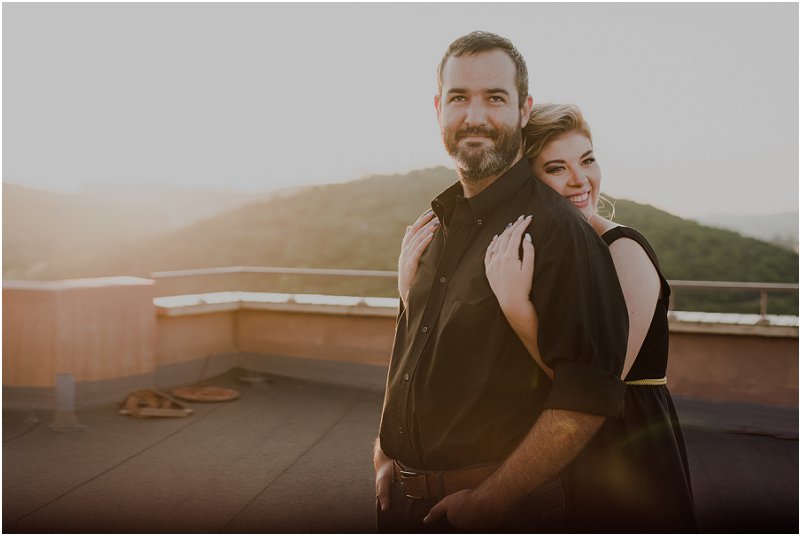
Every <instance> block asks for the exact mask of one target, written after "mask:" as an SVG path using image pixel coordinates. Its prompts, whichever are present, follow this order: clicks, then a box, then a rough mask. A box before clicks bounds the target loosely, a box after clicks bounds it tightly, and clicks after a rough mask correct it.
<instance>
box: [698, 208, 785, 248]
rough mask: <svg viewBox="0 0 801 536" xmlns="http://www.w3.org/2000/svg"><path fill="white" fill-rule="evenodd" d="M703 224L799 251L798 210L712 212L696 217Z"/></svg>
mask: <svg viewBox="0 0 801 536" xmlns="http://www.w3.org/2000/svg"><path fill="white" fill-rule="evenodd" d="M696 219H697V220H698V222H699V223H701V224H703V225H710V226H713V227H721V228H723V229H729V230H732V231H737V232H738V233H740V234H741V235H743V236H750V237H753V238H759V239H760V240H765V241H768V242H772V243H774V244H778V245H780V246H784V247H786V248H788V249H792V250H793V251H795V252H796V253H797V252H798V211H797V210H796V211H792V212H781V213H777V214H754V215H739V214H711V215H708V216H701V217H699V218H696Z"/></svg>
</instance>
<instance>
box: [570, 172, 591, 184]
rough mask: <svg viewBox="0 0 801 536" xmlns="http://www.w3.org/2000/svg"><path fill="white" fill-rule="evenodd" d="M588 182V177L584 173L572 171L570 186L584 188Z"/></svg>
mask: <svg viewBox="0 0 801 536" xmlns="http://www.w3.org/2000/svg"><path fill="white" fill-rule="evenodd" d="M587 180H588V179H587V175H586V174H585V173H584V172H583V171H581V170H579V171H572V172H571V173H570V180H569V181H568V184H570V186H584V185H585V184H587Z"/></svg>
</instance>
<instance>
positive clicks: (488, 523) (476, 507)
mask: <svg viewBox="0 0 801 536" xmlns="http://www.w3.org/2000/svg"><path fill="white" fill-rule="evenodd" d="M442 518H445V519H447V520H448V523H450V524H451V525H453V526H454V527H456V528H458V529H462V530H470V531H482V530H485V529H489V528H491V527H494V526H497V525H498V524H500V522H501V520H502V518H503V513H502V512H500V511H497V509H496V508H493V505H490V504H486V503H485V502H484V501H482V500H481V499H480V497H479V495H478V493H477V492H476V490H472V489H466V490H462V491H457V492H456V493H453V494H451V495H448V496H447V497H445V498H444V499H442V500H441V501H439V502H438V503H437V504H435V505H434V507H433V508H431V510H430V511H429V512H428V515H427V516H426V517H425V518H424V519H423V523H425V524H426V525H428V524H431V523H434V522H435V521H437V520H438V519H442Z"/></svg>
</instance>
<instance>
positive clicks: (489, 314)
mask: <svg viewBox="0 0 801 536" xmlns="http://www.w3.org/2000/svg"><path fill="white" fill-rule="evenodd" d="M438 89H439V90H438V93H437V95H436V96H435V98H434V104H435V107H436V111H437V117H438V119H439V124H440V129H441V133H442V139H443V142H444V145H445V148H446V150H447V151H448V153H449V154H450V155H451V157H452V158H453V161H454V163H455V164H456V169H457V172H458V174H459V181H458V182H457V183H456V184H454V185H453V186H451V187H450V188H448V189H447V190H446V191H444V192H443V193H442V194H440V195H439V196H437V197H436V199H434V200H433V201H432V204H431V206H432V209H433V211H434V213H436V215H437V218H438V219H439V221H440V222H441V225H440V226H439V227H438V228H437V229H436V231H435V234H434V236H433V239H432V240H431V242H430V244H429V245H428V247H427V249H426V250H425V252H424V253H423V255H422V256H421V258H420V262H419V267H418V270H417V274H416V276H415V278H414V281H413V284H412V285H411V287H410V289H409V292H408V296H403V300H402V301H401V309H400V313H399V317H398V323H397V330H396V333H395V341H394V346H393V351H392V358H391V362H390V368H389V374H388V378H387V389H386V394H385V400H384V408H383V412H382V417H381V425H380V433H379V438H378V439H377V440H376V445H375V450H374V459H373V463H374V467H375V471H376V497H377V515H378V528H379V530H381V531H386V532H414V531H432V530H434V531H436V530H443V531H452V530H454V528H455V529H461V530H483V531H488V530H492V531H501V532H509V531H538V530H549V529H550V530H558V529H559V527H560V521H561V519H562V516H563V513H564V510H563V505H564V497H563V494H562V488H561V484H560V481H559V479H558V473H559V471H560V470H561V469H562V468H563V467H564V466H565V465H566V464H568V463H569V462H570V460H571V459H572V458H573V457H574V456H575V455H576V454H577V453H578V452H579V451H580V450H581V448H582V447H583V446H584V445H585V444H586V442H587V441H588V440H589V439H590V438H591V437H592V436H593V434H594V433H595V432H596V431H597V430H598V429H599V427H600V426H601V424H602V423H603V421H604V418H605V416H621V415H622V410H623V396H624V392H625V386H624V384H623V382H622V381H621V380H620V372H621V370H622V366H623V360H624V357H625V352H626V338H627V329H628V316H627V313H626V307H625V302H624V300H623V295H622V292H621V290H620V285H619V282H618V279H617V275H616V273H615V269H614V266H613V264H612V260H611V257H610V255H609V252H608V249H607V247H606V246H605V244H604V243H603V242H602V241H601V240H600V239H599V237H598V236H597V235H596V234H595V232H594V231H593V230H592V228H591V227H589V226H588V225H587V224H586V222H584V220H583V219H582V217H581V215H580V214H579V213H578V211H575V210H574V208H573V207H572V206H571V205H570V204H569V203H568V202H566V201H565V200H564V199H563V198H562V197H561V196H559V195H558V194H556V193H555V192H554V191H552V190H551V189H550V188H548V187H547V186H546V185H544V184H543V183H541V182H540V181H538V180H537V179H536V178H535V177H534V176H533V175H532V171H531V166H530V164H529V162H528V161H527V160H526V159H525V158H523V144H522V130H521V129H522V127H523V126H524V125H525V124H526V121H527V120H528V117H529V113H530V110H531V105H532V99H531V96H530V95H529V94H528V74H527V70H526V64H525V61H524V60H523V58H522V56H521V55H520V53H519V52H518V51H517V50H516V49H515V47H514V46H513V45H512V43H511V42H509V41H508V40H507V39H504V38H502V37H500V36H497V35H494V34H490V33H486V32H473V33H471V34H468V35H466V36H464V37H461V38H459V39H457V40H456V41H454V42H453V43H452V44H451V45H450V47H449V48H448V50H447V51H446V53H445V55H444V57H443V58H442V61H441V63H440V65H439V69H438ZM521 215H532V216H533V222H532V223H531V225H530V227H529V232H530V233H531V235H532V236H533V241H534V245H535V248H536V255H537V258H536V268H535V272H534V279H533V291H532V295H531V299H532V301H533V302H534V305H535V308H536V311H537V314H538V316H539V319H540V324H539V340H538V346H539V349H540V353H541V354H542V356H543V359H544V360H546V361H547V362H548V363H549V365H550V366H552V368H553V369H554V379H553V381H551V380H550V379H549V378H548V377H547V376H546V375H545V374H544V373H543V372H542V370H541V369H540V368H539V367H538V366H537V365H536V363H535V362H534V360H533V359H532V358H531V357H530V355H529V354H528V352H527V351H526V349H525V347H524V346H523V344H522V343H521V342H520V340H519V339H518V338H517V337H516V335H515V334H514V332H513V331H512V329H511V327H510V326H509V324H508V323H507V321H506V319H505V318H504V315H503V313H502V311H501V309H500V306H499V304H498V300H497V299H496V298H495V296H494V294H493V292H492V289H491V288H490V286H489V283H488V281H487V278H486V275H485V269H484V256H485V252H486V250H487V247H488V246H489V245H490V243H491V242H492V240H493V236H496V235H500V234H501V233H502V232H503V230H504V229H505V228H506V226H507V224H509V223H510V222H513V221H515V220H517V219H518V217H519V216H521Z"/></svg>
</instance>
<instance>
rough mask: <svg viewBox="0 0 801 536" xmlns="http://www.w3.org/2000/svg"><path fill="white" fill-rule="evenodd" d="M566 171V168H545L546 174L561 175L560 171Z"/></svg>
mask: <svg viewBox="0 0 801 536" xmlns="http://www.w3.org/2000/svg"><path fill="white" fill-rule="evenodd" d="M564 169H565V167H564V166H554V167H549V168H545V173H548V174H550V175H553V174H554V173H559V172H560V171H562V170H564Z"/></svg>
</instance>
